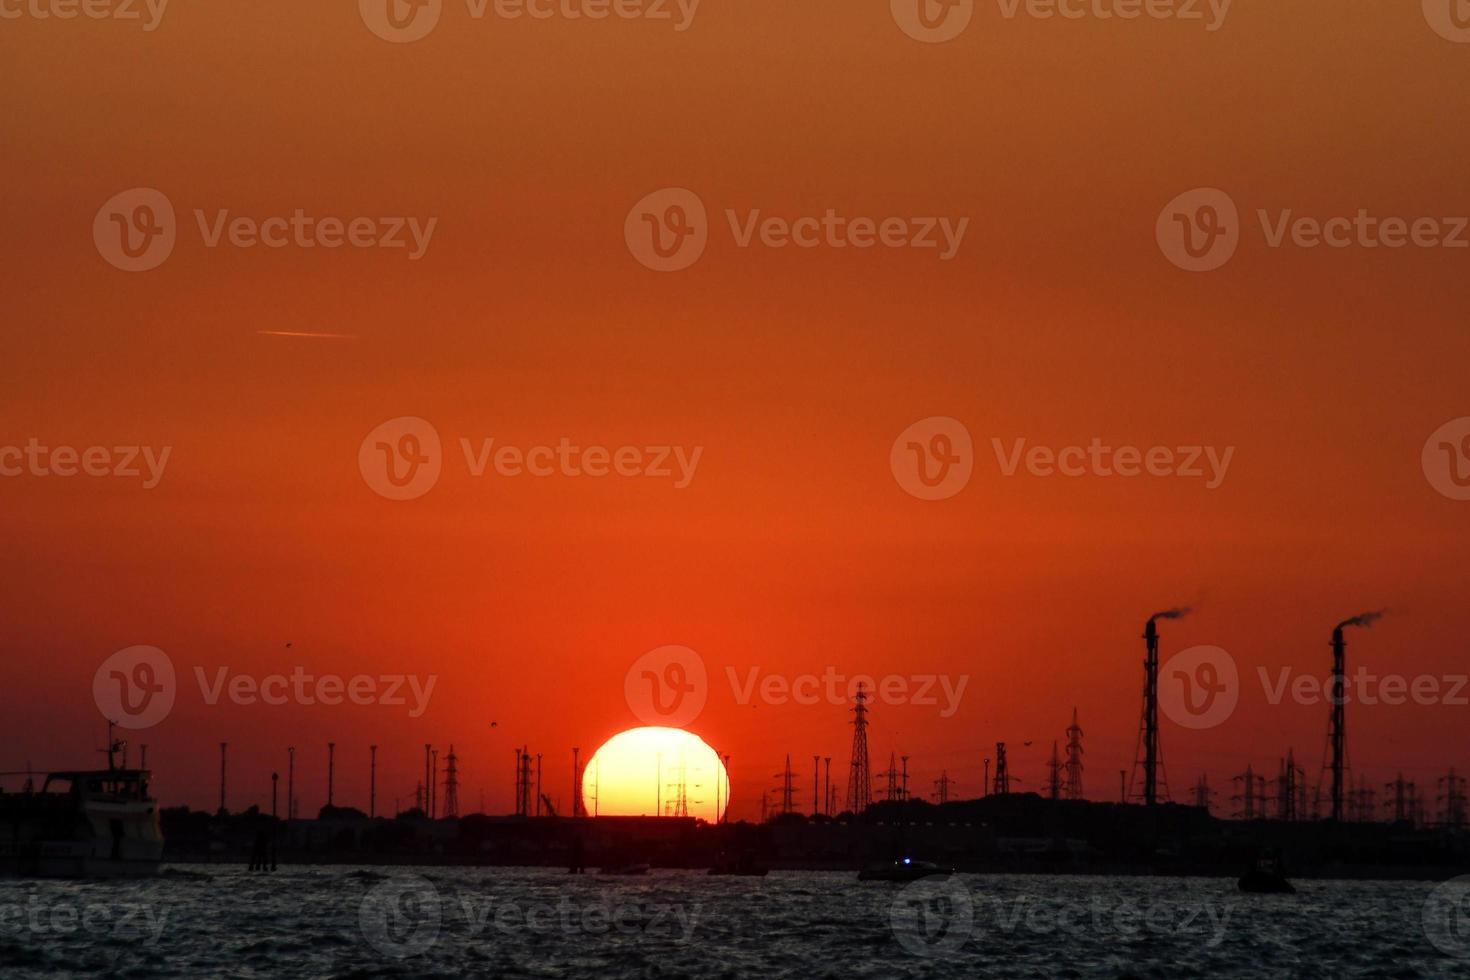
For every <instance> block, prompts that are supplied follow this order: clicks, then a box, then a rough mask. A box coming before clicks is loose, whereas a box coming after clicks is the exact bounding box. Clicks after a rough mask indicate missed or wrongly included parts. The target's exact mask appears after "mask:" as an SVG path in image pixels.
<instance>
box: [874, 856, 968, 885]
mask: <svg viewBox="0 0 1470 980" xmlns="http://www.w3.org/2000/svg"><path fill="white" fill-rule="evenodd" d="M954 873H955V872H954V868H941V867H940V866H939V865H937V864H935V863H934V862H933V861H915V860H914V859H913V858H898V859H897V860H894V861H884V862H881V863H879V864H870V865H868V866H867V867H866V868H864V869H863V870H861V871H859V872H858V881H918V880H919V879H920V878H936V877H945V876H948V875H952V874H954Z"/></svg>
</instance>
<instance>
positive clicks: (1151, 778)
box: [1143, 613, 1175, 806]
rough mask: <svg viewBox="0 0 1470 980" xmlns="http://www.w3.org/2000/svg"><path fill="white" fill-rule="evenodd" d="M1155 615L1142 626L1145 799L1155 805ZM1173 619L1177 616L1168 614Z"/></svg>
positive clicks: (1156, 756) (1156, 673) (1157, 650)
mask: <svg viewBox="0 0 1470 980" xmlns="http://www.w3.org/2000/svg"><path fill="white" fill-rule="evenodd" d="M1163 615H1165V614H1163V613H1160V614H1157V615H1155V616H1154V617H1153V618H1151V619H1150V620H1149V621H1148V625H1147V626H1145V627H1144V629H1143V640H1144V648H1145V650H1146V656H1145V658H1144V662H1143V803H1144V805H1145V806H1153V805H1155V804H1156V803H1158V797H1159V768H1158V767H1159V628H1158V626H1156V625H1155V620H1157V619H1158V618H1159V617H1160V616H1163ZM1168 618H1170V619H1173V618H1175V617H1173V616H1169V617H1168Z"/></svg>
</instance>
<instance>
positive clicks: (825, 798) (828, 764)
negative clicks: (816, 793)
mask: <svg viewBox="0 0 1470 980" xmlns="http://www.w3.org/2000/svg"><path fill="white" fill-rule="evenodd" d="M822 761H823V762H824V763H825V768H824V772H823V775H822V806H823V807H824V808H825V809H826V811H827V816H829V817H831V816H833V815H834V814H833V813H832V757H831V756H830V755H829V756H824V757H823V759H822Z"/></svg>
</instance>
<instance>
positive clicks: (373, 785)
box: [368, 745, 378, 817]
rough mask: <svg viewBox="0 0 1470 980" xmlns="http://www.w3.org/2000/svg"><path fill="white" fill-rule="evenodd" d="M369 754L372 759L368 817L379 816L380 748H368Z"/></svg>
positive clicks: (371, 746) (370, 746) (374, 746)
mask: <svg viewBox="0 0 1470 980" xmlns="http://www.w3.org/2000/svg"><path fill="white" fill-rule="evenodd" d="M368 754H369V756H370V757H371V760H372V761H371V762H370V764H369V773H370V775H369V776H368V816H369V817H376V816H377V815H378V747H377V746H376V745H369V746H368Z"/></svg>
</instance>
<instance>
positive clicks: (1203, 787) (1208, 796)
mask: <svg viewBox="0 0 1470 980" xmlns="http://www.w3.org/2000/svg"><path fill="white" fill-rule="evenodd" d="M1214 795H1215V791H1214V790H1212V789H1210V777H1209V776H1206V775H1205V774H1204V773H1200V776H1199V782H1197V783H1195V784H1194V805H1195V806H1197V807H1199V808H1200V809H1201V810H1204V811H1205V812H1206V813H1208V812H1209V810H1210V802H1211V800H1212V799H1213V797H1214Z"/></svg>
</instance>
